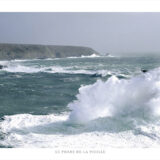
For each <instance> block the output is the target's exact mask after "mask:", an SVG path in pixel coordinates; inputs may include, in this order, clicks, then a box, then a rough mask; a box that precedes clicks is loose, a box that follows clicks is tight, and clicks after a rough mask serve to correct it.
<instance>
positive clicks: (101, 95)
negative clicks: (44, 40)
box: [0, 57, 160, 148]
mask: <svg viewBox="0 0 160 160" xmlns="http://www.w3.org/2000/svg"><path fill="white" fill-rule="evenodd" d="M0 64H3V65H5V66H6V68H4V69H2V70H1V71H0V147H79V148H81V147H83V148H84V147H93V148H94V147H160V68H159V67H160V57H128V58H127V57H125V58H124V57H82V58H65V59H45V60H38V59H35V60H14V61H0ZM141 69H147V70H149V72H147V73H142V72H141Z"/></svg>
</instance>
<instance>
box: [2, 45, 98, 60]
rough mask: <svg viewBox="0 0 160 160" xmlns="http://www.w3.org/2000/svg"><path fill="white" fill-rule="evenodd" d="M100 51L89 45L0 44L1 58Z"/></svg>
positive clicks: (62, 56) (35, 57)
mask: <svg viewBox="0 0 160 160" xmlns="http://www.w3.org/2000/svg"><path fill="white" fill-rule="evenodd" d="M92 54H96V55H99V53H98V52H97V51H95V50H93V49H92V48H89V47H81V46H60V45H32V44H0V60H12V59H45V58H66V57H81V56H82V55H83V56H89V55H92Z"/></svg>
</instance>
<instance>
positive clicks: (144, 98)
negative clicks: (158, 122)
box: [68, 68, 160, 122]
mask: <svg viewBox="0 0 160 160" xmlns="http://www.w3.org/2000/svg"><path fill="white" fill-rule="evenodd" d="M76 97H77V100H75V101H73V102H71V103H70V104H69V105H68V107H69V108H70V109H71V110H72V112H71V114H70V117H69V118H70V120H71V121H73V122H87V121H90V120H94V119H97V118H101V117H117V116H121V117H137V118H142V119H145V118H148V117H149V118H151V117H152V116H153V117H159V116H160V105H159V104H160V68H157V69H154V70H152V71H150V72H148V73H146V74H141V75H139V76H136V77H133V78H131V79H118V78H117V77H116V76H112V77H111V78H109V79H108V80H107V81H106V82H103V81H102V80H98V81H97V82H96V83H94V84H92V85H87V86H82V87H81V88H80V89H79V94H78V95H77V96H76Z"/></svg>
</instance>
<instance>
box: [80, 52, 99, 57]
mask: <svg viewBox="0 0 160 160" xmlns="http://www.w3.org/2000/svg"><path fill="white" fill-rule="evenodd" d="M95 57H100V55H97V54H95V53H93V54H92V55H89V56H85V55H82V56H81V58H95Z"/></svg>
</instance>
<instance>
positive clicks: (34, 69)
mask: <svg viewBox="0 0 160 160" xmlns="http://www.w3.org/2000/svg"><path fill="white" fill-rule="evenodd" d="M0 64H2V65H4V66H5V67H4V68H3V69H2V70H3V71H6V72H17V73H18V72H19V73H21V72H23V73H38V72H46V73H67V74H89V75H93V74H98V75H101V76H102V77H105V76H106V75H111V74H112V73H111V72H110V71H108V70H97V71H94V70H86V69H78V68H77V69H74V68H73V67H62V66H48V67H46V66H40V67H38V66H33V65H32V66H25V65H23V64H20V63H9V62H8V61H4V62H1V63H0Z"/></svg>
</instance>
